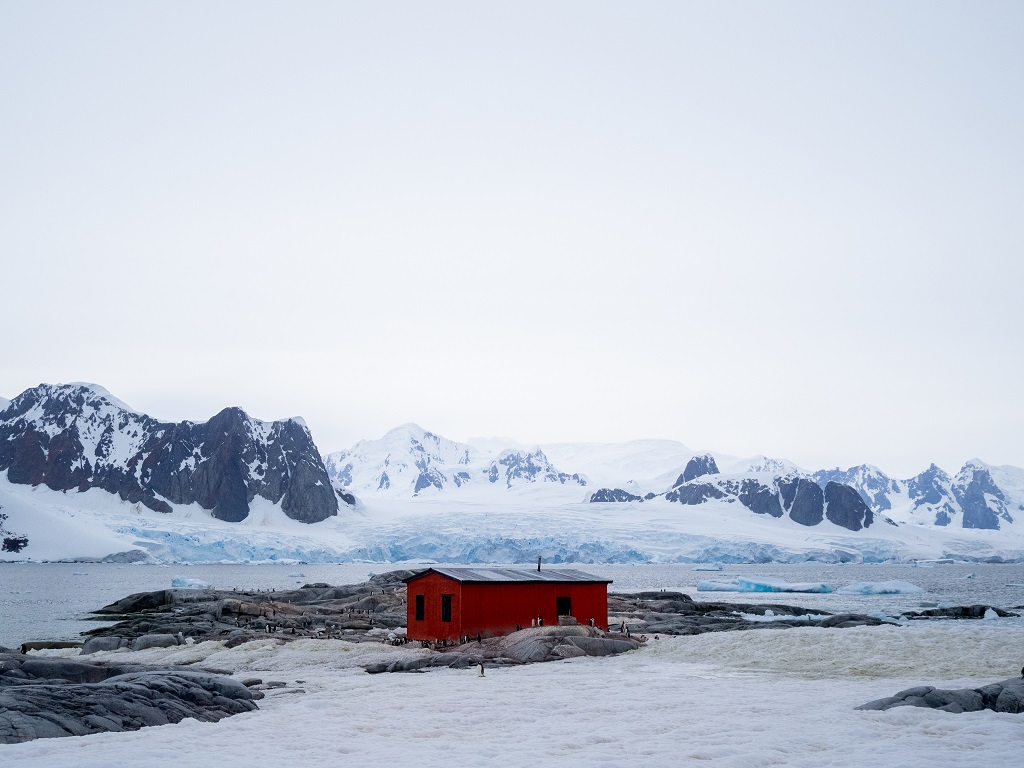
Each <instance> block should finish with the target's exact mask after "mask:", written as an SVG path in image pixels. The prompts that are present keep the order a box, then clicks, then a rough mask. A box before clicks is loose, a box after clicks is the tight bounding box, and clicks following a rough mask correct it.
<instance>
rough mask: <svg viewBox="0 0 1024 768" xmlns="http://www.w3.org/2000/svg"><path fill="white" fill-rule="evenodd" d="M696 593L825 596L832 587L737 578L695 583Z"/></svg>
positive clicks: (822, 584) (817, 584)
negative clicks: (792, 593)
mask: <svg viewBox="0 0 1024 768" xmlns="http://www.w3.org/2000/svg"><path fill="white" fill-rule="evenodd" d="M697 591H698V592H815V593H820V594H827V593H829V592H831V591H832V587H830V586H829V585H828V584H825V583H824V582H807V583H791V582H788V581H781V580H780V579H748V578H744V577H742V576H741V577H738V578H735V579H730V580H728V581H711V580H707V579H702V580H701V581H698V582H697Z"/></svg>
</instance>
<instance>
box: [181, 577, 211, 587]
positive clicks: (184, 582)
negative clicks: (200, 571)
mask: <svg viewBox="0 0 1024 768" xmlns="http://www.w3.org/2000/svg"><path fill="white" fill-rule="evenodd" d="M171 588H172V589H213V587H212V586H211V585H210V584H207V583H206V582H205V581H203V580H201V579H189V578H186V577H184V576H175V577H174V578H173V579H171Z"/></svg>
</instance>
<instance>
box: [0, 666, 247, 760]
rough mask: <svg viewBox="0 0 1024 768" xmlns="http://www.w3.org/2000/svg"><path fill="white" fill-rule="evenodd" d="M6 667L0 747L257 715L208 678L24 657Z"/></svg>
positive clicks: (226, 683)
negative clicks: (106, 732) (66, 737)
mask: <svg viewBox="0 0 1024 768" xmlns="http://www.w3.org/2000/svg"><path fill="white" fill-rule="evenodd" d="M19 657H20V658H19ZM0 661H2V663H3V665H4V667H5V668H6V667H12V668H11V669H5V671H4V672H3V673H2V674H0V744H13V743H16V742H23V741H31V740H32V739H37V738H54V737H59V736H83V735H87V734H90V733H99V732H103V731H134V730H138V729H139V728H143V727H145V726H151V725H164V724H166V723H177V722H180V721H181V720H184V719H185V718H188V717H191V718H195V719H197V720H200V721H203V722H215V721H217V720H221V719H223V718H224V717H228V716H230V715H234V714H239V713H241V712H249V711H251V710H254V709H256V704H255V703H254V702H253V700H252V699H253V696H252V694H251V693H250V692H249V689H248V688H246V687H245V686H244V685H242V684H241V683H238V682H236V681H235V680H231V679H230V678H226V677H220V676H217V675H212V674H208V673H201V672H191V671H189V672H184V671H168V670H156V669H147V668H142V667H138V666H137V665H136V666H135V667H134V668H133V669H131V670H130V671H125V670H124V669H123V668H119V667H117V666H103V665H97V664H87V663H82V662H71V661H67V660H63V659H31V658H25V657H23V656H21V655H20V654H18V655H13V654H4V655H3V656H2V658H0ZM12 672H18V673H19V676H18V677H16V678H15V677H14V676H13V675H12V674H11V673H12Z"/></svg>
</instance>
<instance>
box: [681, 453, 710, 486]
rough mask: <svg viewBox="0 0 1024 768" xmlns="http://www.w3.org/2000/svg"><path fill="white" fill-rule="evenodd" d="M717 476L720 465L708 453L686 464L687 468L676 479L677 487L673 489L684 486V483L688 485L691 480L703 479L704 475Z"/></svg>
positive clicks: (695, 457)
mask: <svg viewBox="0 0 1024 768" xmlns="http://www.w3.org/2000/svg"><path fill="white" fill-rule="evenodd" d="M717 474H718V465H717V464H716V463H715V459H714V457H713V456H711V454H708V453H706V454H704V455H703V456H694V457H693V458H692V459H690V460H689V461H688V462H686V466H685V467H684V468H683V473H682V474H681V475H679V477H678V478H677V479H676V482H675V485H673V486H672V487H673V488H674V487H676V486H679V485H682V484H683V483H688V482H690V481H691V480H694V479H696V478H698V477H703V476H704V475H717Z"/></svg>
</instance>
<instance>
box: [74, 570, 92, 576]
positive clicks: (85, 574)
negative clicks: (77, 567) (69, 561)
mask: <svg viewBox="0 0 1024 768" xmlns="http://www.w3.org/2000/svg"><path fill="white" fill-rule="evenodd" d="M71 575H72V576H88V575H89V574H88V573H87V572H85V571H75V572H74V573H72V574H71Z"/></svg>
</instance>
